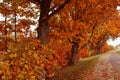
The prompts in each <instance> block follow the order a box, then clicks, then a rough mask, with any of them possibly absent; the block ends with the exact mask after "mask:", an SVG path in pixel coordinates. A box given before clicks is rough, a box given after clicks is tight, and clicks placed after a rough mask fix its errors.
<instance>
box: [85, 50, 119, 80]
mask: <svg viewBox="0 0 120 80" xmlns="http://www.w3.org/2000/svg"><path fill="white" fill-rule="evenodd" d="M115 53H116V52H115V51H111V52H108V53H107V54H104V55H102V56H101V57H100V59H99V61H98V63H97V64H96V65H95V67H94V69H93V72H91V73H89V74H86V77H85V78H84V80H120V73H119V71H118V70H120V62H118V60H119V61H120V57H118V55H116V54H115ZM116 57H117V58H116ZM118 64H119V65H118Z"/></svg>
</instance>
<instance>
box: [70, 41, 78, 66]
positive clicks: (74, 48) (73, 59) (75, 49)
mask: <svg viewBox="0 0 120 80" xmlns="http://www.w3.org/2000/svg"><path fill="white" fill-rule="evenodd" d="M78 47H79V46H78V43H77V42H76V43H73V44H72V49H71V58H70V61H69V63H68V65H70V66H72V65H74V64H75V63H76V56H77V52H78Z"/></svg>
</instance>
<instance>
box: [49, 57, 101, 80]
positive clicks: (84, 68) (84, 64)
mask: <svg viewBox="0 0 120 80" xmlns="http://www.w3.org/2000/svg"><path fill="white" fill-rule="evenodd" d="M99 56H100V55H96V56H93V57H90V58H85V59H82V60H80V62H78V63H77V64H76V65H74V66H69V67H67V68H65V69H64V70H62V71H61V72H60V73H58V75H56V76H55V77H54V78H52V79H50V80H82V79H83V75H87V74H86V73H88V72H91V70H92V68H93V67H94V65H95V64H96V62H97V61H98V59H99Z"/></svg>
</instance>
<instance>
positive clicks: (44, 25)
mask: <svg viewBox="0 0 120 80" xmlns="http://www.w3.org/2000/svg"><path fill="white" fill-rule="evenodd" d="M51 1H52V0H42V1H41V2H40V17H39V26H38V28H37V33H38V36H37V37H38V39H40V40H41V42H42V44H44V45H46V44H47V36H48V30H49V25H48V20H47V19H46V20H44V19H45V18H47V17H48V16H49V9H50V4H51Z"/></svg>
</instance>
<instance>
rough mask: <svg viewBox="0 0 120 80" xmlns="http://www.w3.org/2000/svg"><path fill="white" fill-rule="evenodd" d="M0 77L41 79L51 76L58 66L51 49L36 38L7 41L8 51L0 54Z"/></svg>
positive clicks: (14, 79)
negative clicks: (16, 41) (14, 41)
mask: <svg viewBox="0 0 120 80" xmlns="http://www.w3.org/2000/svg"><path fill="white" fill-rule="evenodd" d="M0 60H1V61H0V79H2V80H10V79H11V80H26V79H28V80H36V79H38V80H42V79H44V78H45V77H46V76H48V77H52V76H53V75H54V73H55V70H56V68H59V65H58V64H57V61H56V60H55V58H54V57H53V50H52V49H49V48H48V47H47V46H46V47H45V46H42V45H41V44H40V41H39V40H37V39H24V40H23V41H20V42H18V43H11V42H10V43H9V46H8V52H5V53H4V54H3V55H2V56H0Z"/></svg>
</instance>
